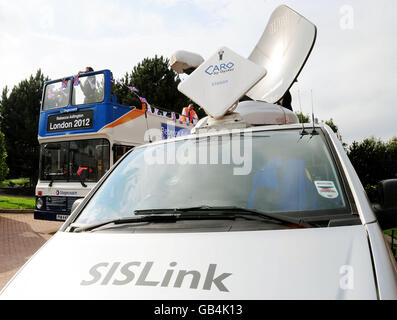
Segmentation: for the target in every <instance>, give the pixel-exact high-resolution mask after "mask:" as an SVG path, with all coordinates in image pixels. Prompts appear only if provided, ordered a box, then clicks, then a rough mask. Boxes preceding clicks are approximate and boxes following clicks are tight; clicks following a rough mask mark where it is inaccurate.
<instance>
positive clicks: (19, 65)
mask: <svg viewBox="0 0 397 320" xmlns="http://www.w3.org/2000/svg"><path fill="white" fill-rule="evenodd" d="M280 4H285V5H288V6H289V7H291V8H292V9H294V10H295V11H297V12H299V13H300V14H302V15H303V16H305V17H306V18H307V19H308V20H310V21H312V22H313V23H314V24H315V25H316V26H317V29H318V34H317V40H316V44H315V47H314V49H313V52H312V54H311V56H310V58H309V60H308V61H307V63H306V66H305V68H304V69H303V70H302V72H301V74H300V76H299V78H298V83H296V84H294V86H293V87H292V89H291V94H292V98H293V108H294V110H295V111H299V109H300V107H299V103H298V101H299V96H300V100H301V105H302V111H303V113H304V114H309V113H311V109H312V100H311V92H313V104H314V113H315V117H316V118H318V119H320V120H329V119H330V118H332V119H333V121H334V123H335V124H336V125H337V126H338V127H339V131H340V133H341V135H342V139H343V141H344V142H346V143H348V144H350V143H352V142H353V141H361V140H362V139H364V138H368V137H371V136H374V137H375V138H378V139H382V140H385V141H387V140H388V139H391V138H392V137H393V136H397V125H396V121H397V94H396V91H395V90H396V88H397V76H396V75H397V72H396V71H397V59H396V56H397V41H396V34H397V31H396V30H397V19H395V13H396V12H397V2H395V1H391V0H376V1H375V0H350V1H347V0H332V3H331V1H325V0H322V1H319V0H286V1H276V0H118V1H111V0H79V1H75V0H68V1H53V0H13V1H10V0H0V70H1V71H0V72H1V73H0V90H3V88H4V87H5V86H7V87H8V88H9V89H12V88H13V86H15V85H17V84H18V83H19V82H20V81H22V80H24V79H26V78H28V77H30V75H32V74H35V73H36V71H37V70H38V69H41V70H42V72H43V73H44V75H46V76H48V77H49V78H50V79H58V78H62V77H65V76H71V75H74V74H76V73H77V72H78V71H79V70H83V69H84V68H85V67H86V66H91V67H93V68H94V70H101V69H110V70H112V72H113V74H114V77H115V78H116V79H117V78H118V79H120V78H121V77H123V76H124V74H125V73H126V72H131V71H132V69H133V67H134V66H135V65H136V64H137V63H139V62H140V61H142V60H143V59H144V58H146V57H154V56H155V55H158V56H160V55H162V56H164V57H170V56H171V55H172V53H173V52H175V51H176V50H187V51H192V52H197V53H199V54H201V55H202V56H203V57H204V58H208V57H209V56H210V55H212V54H213V53H214V52H215V51H216V50H217V48H219V47H221V46H227V47H229V48H231V49H232V50H233V51H235V52H237V53H239V54H240V55H242V56H244V57H248V56H249V55H250V53H251V51H252V50H253V49H254V47H255V45H256V43H257V41H258V40H259V38H260V36H261V34H262V33H263V31H264V29H265V27H266V24H267V21H268V19H269V17H270V15H271V13H272V11H273V10H274V9H275V8H277V7H278V6H279V5H280ZM138 89H139V88H138ZM298 93H299V96H298ZM149 103H150V101H149Z"/></svg>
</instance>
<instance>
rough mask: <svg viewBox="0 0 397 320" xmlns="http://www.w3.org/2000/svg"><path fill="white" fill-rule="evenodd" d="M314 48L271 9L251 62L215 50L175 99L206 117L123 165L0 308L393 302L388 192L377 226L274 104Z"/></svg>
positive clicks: (317, 144)
mask: <svg viewBox="0 0 397 320" xmlns="http://www.w3.org/2000/svg"><path fill="white" fill-rule="evenodd" d="M283 21H286V22H288V23H283ZM315 35H316V30H315V27H314V26H313V25H312V24H311V23H310V22H309V21H307V20H306V19H304V18H303V17H301V16H300V15H298V14H297V13H296V12H294V11H292V10H291V9H289V8H288V7H285V6H281V7H279V8H278V9H277V10H276V11H275V13H274V14H273V15H272V18H271V20H270V22H269V25H268V27H267V28H266V30H265V33H264V36H263V37H262V39H261V40H260V41H259V43H258V46H257V47H256V49H255V50H254V52H253V54H252V55H251V56H250V58H249V59H245V58H243V57H240V56H239V55H237V54H236V53H234V52H233V51H232V50H230V49H228V48H226V47H222V48H220V49H219V50H217V51H216V52H215V54H214V55H213V56H211V57H210V58H209V59H207V60H206V61H204V62H203V63H201V64H200V65H198V66H195V67H197V68H196V69H195V71H194V72H193V73H191V74H190V76H189V77H188V78H187V79H186V80H185V81H184V82H183V83H181V85H180V87H179V89H180V90H181V91H182V92H183V93H185V94H186V95H187V96H189V97H190V98H191V99H192V100H194V101H195V102H196V103H197V104H199V105H201V106H202V107H203V108H204V109H205V110H206V112H207V114H208V117H206V118H204V119H202V120H200V121H199V123H198V124H197V126H196V128H195V129H194V131H193V133H192V134H191V135H189V136H185V137H178V138H175V139H172V140H166V141H157V142H154V143H151V144H147V145H143V146H140V147H137V148H135V149H134V150H133V151H131V152H129V153H128V154H126V155H125V156H124V157H123V158H122V159H121V160H120V161H119V162H118V163H117V164H116V165H115V166H113V167H112V168H111V170H109V172H108V173H107V174H106V175H105V176H104V177H103V178H102V179H101V180H100V181H99V182H98V184H97V185H96V187H95V188H94V189H93V190H92V191H91V192H90V193H89V194H88V195H87V196H86V197H85V199H84V200H82V201H80V203H79V204H78V206H77V208H76V209H75V210H74V211H73V213H72V215H71V216H70V217H69V219H68V220H67V221H66V222H65V224H64V225H63V227H62V228H61V230H60V231H59V232H57V233H56V234H55V235H54V236H53V237H52V238H51V239H50V240H49V241H48V242H47V243H46V244H45V245H44V246H43V247H42V248H41V249H40V250H39V251H38V252H37V253H36V254H35V255H34V256H33V257H32V258H31V259H30V260H29V261H28V262H27V263H26V265H25V266H24V267H22V268H21V270H20V271H19V272H18V273H17V275H16V276H15V277H14V278H13V279H12V280H11V281H10V282H9V284H8V285H7V286H6V287H5V288H4V290H3V291H2V293H1V295H0V298H1V299H151V300H153V299H154V300H157V299H160V300H163V299H166V300H169V299H183V300H186V299H188V300H190V299H194V300H202V299H204V300H212V299H216V300H228V299H231V300H236V299H241V300H246V299H253V300H257V299H260V300H262V299H396V298H397V271H396V270H397V269H396V263H395V260H394V257H393V256H392V254H391V252H390V249H389V248H388V245H387V244H386V243H385V240H384V237H383V234H382V230H381V228H380V225H381V226H382V227H384V228H391V227H397V204H396V200H395V194H396V192H397V181H396V180H389V181H384V182H382V183H380V185H379V187H380V190H381V192H382V193H381V196H382V202H381V204H380V205H379V206H378V207H377V215H375V213H374V209H373V208H372V207H371V205H370V203H369V202H368V199H367V197H366V194H365V191H364V189H363V187H362V185H361V183H360V181H359V178H358V176H357V174H356V173H355V171H354V169H353V167H352V165H351V163H350V161H349V159H348V157H347V155H346V153H345V151H344V149H343V147H342V145H341V143H340V141H339V140H338V138H337V137H336V135H335V134H334V133H333V131H332V130H331V129H330V128H329V127H328V126H326V125H323V124H321V125H318V124H316V125H313V124H310V125H309V124H306V125H302V124H300V123H299V121H298V119H297V117H296V115H295V114H294V113H293V112H292V111H289V110H287V109H285V108H283V107H281V106H279V105H277V104H274V102H276V101H278V100H279V99H280V98H281V97H282V96H283V95H284V94H285V92H286V91H287V90H288V89H289V88H290V86H291V85H292V83H293V82H294V81H295V79H296V77H297V75H298V74H299V72H300V70H301V69H302V67H303V65H304V63H305V61H306V59H307V56H308V55H309V53H310V51H311V48H312V47H313V44H314V40H315ZM269 39H270V40H269ZM280 39H281V40H283V41H281V42H280V43H282V44H283V45H285V47H282V48H281V49H280V48H279V47H277V45H276V46H275V45H274V43H275V41H276V42H277V41H279V40H280ZM274 48H276V49H274ZM284 49H285V50H284ZM277 50H281V52H282V53H283V54H282V56H283V57H284V58H285V60H282V61H278V62H277V63H279V64H278V67H279V68H276V67H275V66H274V65H271V63H275V61H277V59H273V60H272V59H270V60H266V58H264V57H265V56H267V57H268V56H269V55H267V53H268V52H278V51H277ZM302 51H303V52H304V53H305V54H303V53H302ZM291 57H292V58H291ZM172 62H173V65H179V66H181V65H183V64H185V65H186V66H188V67H189V66H190V67H191V64H189V55H188V54H185V55H184V54H182V55H181V54H180V53H179V57H178V58H174V59H172ZM244 95H246V96H248V97H249V98H250V99H251V101H244V102H239V103H236V101H240V100H241V97H242V96H244ZM248 100H249V99H248Z"/></svg>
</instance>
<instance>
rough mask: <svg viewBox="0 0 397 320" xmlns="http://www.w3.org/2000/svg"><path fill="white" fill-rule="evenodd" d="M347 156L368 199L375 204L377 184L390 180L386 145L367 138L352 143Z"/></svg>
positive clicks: (389, 160)
mask: <svg viewBox="0 0 397 320" xmlns="http://www.w3.org/2000/svg"><path fill="white" fill-rule="evenodd" d="M347 154H348V156H349V158H350V161H351V162H352V164H353V166H354V168H355V170H356V172H357V174H358V176H359V178H360V180H361V183H362V184H363V186H364V188H365V190H366V191H367V194H368V197H369V198H370V200H371V201H372V202H377V200H378V198H377V188H376V185H377V183H378V182H379V181H381V180H385V179H389V178H391V175H392V173H391V172H392V171H393V168H391V163H392V162H391V158H390V153H389V152H388V144H387V143H385V142H383V141H381V140H378V139H375V138H373V137H372V138H367V139H364V140H363V141H361V142H356V141H355V142H353V143H352V144H351V145H350V146H349V148H348V150H347ZM394 171H395V169H394Z"/></svg>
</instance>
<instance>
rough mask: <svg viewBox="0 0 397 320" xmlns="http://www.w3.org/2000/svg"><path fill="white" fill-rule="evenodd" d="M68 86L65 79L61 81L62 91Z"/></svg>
mask: <svg viewBox="0 0 397 320" xmlns="http://www.w3.org/2000/svg"><path fill="white" fill-rule="evenodd" d="M67 86H68V82H67V81H66V80H65V79H62V89H66V88H67Z"/></svg>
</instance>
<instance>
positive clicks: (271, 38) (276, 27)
mask: <svg viewBox="0 0 397 320" xmlns="http://www.w3.org/2000/svg"><path fill="white" fill-rule="evenodd" d="M316 36H317V28H316V26H315V25H314V24H313V23H311V22H310V21H308V20H307V19H306V18H304V17H303V16H301V15H300V14H298V13H297V12H295V11H294V10H292V9H291V8H289V7H287V6H284V5H282V6H280V7H278V8H277V9H276V10H275V11H274V12H273V13H272V15H271V17H270V20H269V23H268V25H267V27H266V29H265V31H264V32H263V34H262V37H261V38H260V39H259V42H258V43H257V45H256V47H255V49H254V50H253V51H252V53H251V55H250V56H249V58H248V59H249V60H251V61H252V62H254V63H256V64H258V65H260V66H262V67H264V68H265V69H266V70H267V75H266V77H265V78H263V79H262V80H261V81H259V83H258V84H257V85H255V86H254V87H253V88H252V89H251V90H250V91H249V92H248V93H247V96H248V97H250V98H251V99H253V100H260V101H265V102H268V103H276V102H277V101H279V100H280V99H281V98H282V97H283V96H284V94H285V93H286V92H287V91H288V90H289V89H290V87H291V86H292V84H293V83H294V82H295V80H296V78H297V77H298V75H299V73H300V72H301V70H302V68H303V66H304V65H305V63H306V61H307V59H308V57H309V55H310V53H311V51H312V49H313V46H314V43H315V41H316Z"/></svg>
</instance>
